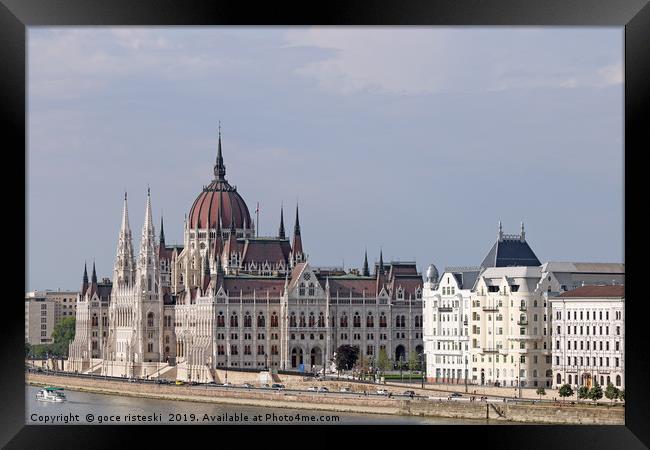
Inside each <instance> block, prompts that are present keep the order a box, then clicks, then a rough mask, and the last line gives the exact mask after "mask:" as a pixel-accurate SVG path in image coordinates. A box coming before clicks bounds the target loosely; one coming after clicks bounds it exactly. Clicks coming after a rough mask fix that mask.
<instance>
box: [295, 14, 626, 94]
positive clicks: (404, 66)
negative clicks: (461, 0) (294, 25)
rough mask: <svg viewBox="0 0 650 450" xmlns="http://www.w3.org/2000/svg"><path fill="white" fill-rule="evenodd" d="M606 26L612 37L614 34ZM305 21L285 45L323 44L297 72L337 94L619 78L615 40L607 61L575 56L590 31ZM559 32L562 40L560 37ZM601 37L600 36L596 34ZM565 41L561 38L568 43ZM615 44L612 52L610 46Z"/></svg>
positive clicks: (578, 83) (598, 83) (597, 82)
mask: <svg viewBox="0 0 650 450" xmlns="http://www.w3.org/2000/svg"><path fill="white" fill-rule="evenodd" d="M598 33H601V34H603V33H605V34H607V33H608V34H607V36H608V37H609V39H610V40H611V41H612V42H611V44H617V43H618V42H619V41H620V39H621V34H620V33H619V34H615V33H614V32H613V31H612V30H592V34H593V35H597V34H598ZM549 36H550V34H549V33H548V32H544V31H543V30H537V29H529V28H525V29H512V30H508V32H507V33H504V30H503V29H501V28H456V29H450V28H435V27H431V28H400V27H392V28H379V29H375V28H372V29H370V28H348V27H336V28H335V27H332V28H327V27H326V28H309V29H292V30H289V31H287V33H286V34H285V40H286V43H287V45H288V46H298V47H299V46H309V47H315V48H321V49H327V50H329V52H327V55H328V56H326V57H324V58H323V59H321V60H319V61H315V62H311V63H308V64H306V65H304V66H302V67H300V68H299V69H297V70H296V73H297V74H299V75H301V76H304V77H309V78H312V79H315V80H316V81H317V83H318V84H319V85H320V87H321V88H323V89H326V90H329V91H335V92H339V93H343V94H346V93H352V92H359V91H366V90H373V91H380V92H386V93H402V94H423V93H443V92H444V93H450V92H488V91H500V90H506V89H518V88H538V87H561V88H574V87H585V86H587V87H602V86H607V85H611V84H617V83H620V82H621V81H622V78H621V77H620V76H619V74H621V73H622V70H619V69H620V68H621V67H622V66H621V64H620V63H619V61H620V60H621V58H622V52H621V51H620V48H622V47H621V46H619V47H618V48H617V47H616V46H615V45H611V44H610V45H608V46H606V47H607V48H608V49H609V48H610V47H611V48H612V51H609V53H607V54H606V55H605V58H606V59H607V60H608V64H607V65H605V66H597V65H594V63H593V61H589V60H587V59H586V58H584V57H582V53H583V52H584V53H589V54H591V53H593V52H586V51H585V50H587V49H593V44H592V42H593V36H592V37H591V39H589V36H588V34H585V33H584V32H582V31H572V30H570V29H568V30H567V29H561V30H556V31H555V39H549ZM562 37H564V39H563V38H562ZM601 39H602V37H601ZM567 42H568V44H567ZM617 50H618V51H617Z"/></svg>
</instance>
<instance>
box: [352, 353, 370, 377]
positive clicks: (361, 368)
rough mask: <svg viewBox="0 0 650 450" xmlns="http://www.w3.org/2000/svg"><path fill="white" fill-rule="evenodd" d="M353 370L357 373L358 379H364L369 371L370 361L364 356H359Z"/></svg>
mask: <svg viewBox="0 0 650 450" xmlns="http://www.w3.org/2000/svg"><path fill="white" fill-rule="evenodd" d="M355 368H356V369H357V371H358V372H359V378H365V375H366V374H368V372H369V371H370V361H369V360H368V358H366V357H365V356H363V355H360V356H359V358H358V359H357V363H356V365H355Z"/></svg>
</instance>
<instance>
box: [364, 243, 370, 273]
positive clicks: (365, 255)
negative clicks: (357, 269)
mask: <svg viewBox="0 0 650 450" xmlns="http://www.w3.org/2000/svg"><path fill="white" fill-rule="evenodd" d="M363 276H364V277H368V276H370V271H369V270H368V250H366V251H365V253H364V255H363Z"/></svg>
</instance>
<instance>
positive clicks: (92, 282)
mask: <svg viewBox="0 0 650 450" xmlns="http://www.w3.org/2000/svg"><path fill="white" fill-rule="evenodd" d="M90 282H91V284H97V271H96V270H95V261H93V275H92V278H91V279H90Z"/></svg>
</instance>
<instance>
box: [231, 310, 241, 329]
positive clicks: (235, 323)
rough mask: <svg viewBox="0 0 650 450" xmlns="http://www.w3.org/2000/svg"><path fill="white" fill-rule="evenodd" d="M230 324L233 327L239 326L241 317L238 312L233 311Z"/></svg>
mask: <svg viewBox="0 0 650 450" xmlns="http://www.w3.org/2000/svg"><path fill="white" fill-rule="evenodd" d="M230 326H231V327H238V326H239V317H238V316H237V313H232V315H231V316H230Z"/></svg>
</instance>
